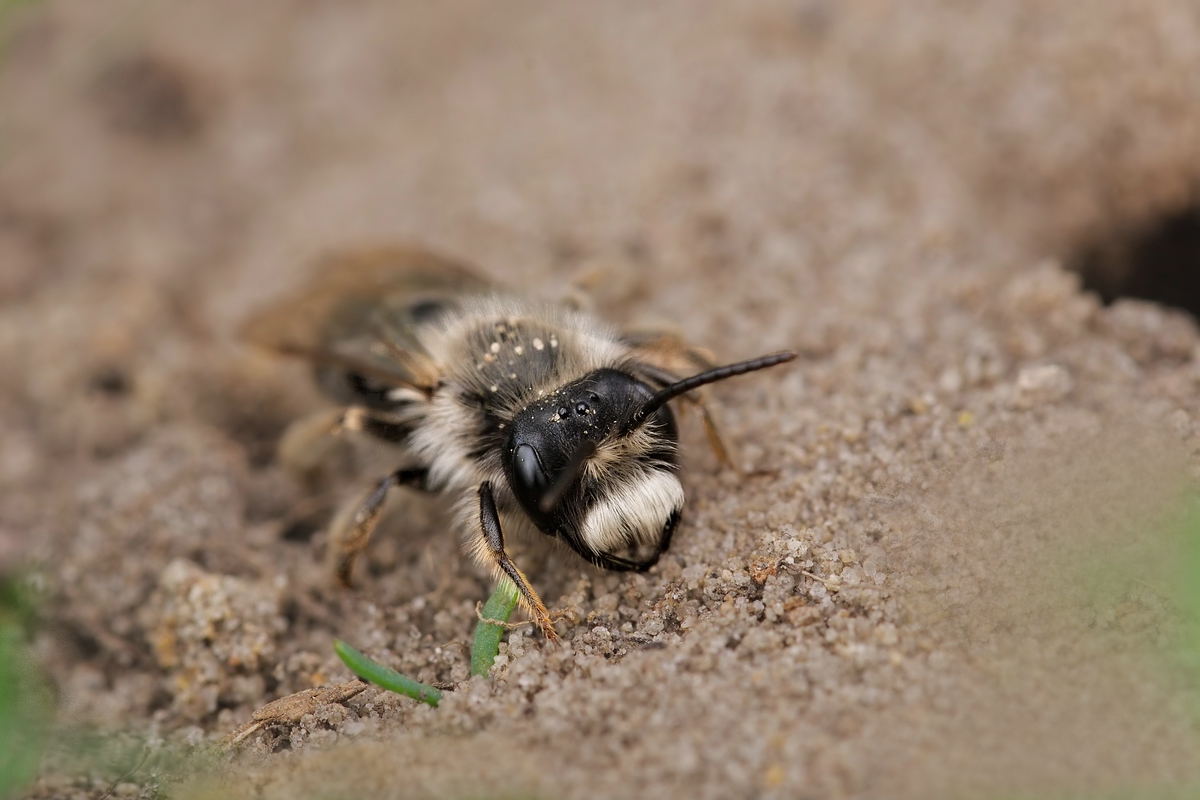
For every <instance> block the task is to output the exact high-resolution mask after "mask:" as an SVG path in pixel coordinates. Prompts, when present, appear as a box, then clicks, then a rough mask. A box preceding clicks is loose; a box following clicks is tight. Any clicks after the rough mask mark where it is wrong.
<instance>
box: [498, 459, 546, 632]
mask: <svg viewBox="0 0 1200 800" xmlns="http://www.w3.org/2000/svg"><path fill="white" fill-rule="evenodd" d="M479 526H480V528H482V529H483V542H482V545H483V547H482V548H481V549H482V550H483V552H485V553H486V554H487V556H488V558H490V559H491V560H492V563H493V564H495V565H496V566H497V567H498V568H499V569H500V571H501V572H503V573H504V574H505V575H507V576H508V578H509V580H511V581H512V582H513V583H514V584H516V587H517V591H518V592H519V593H520V595H521V601H522V605H524V606H525V608H526V610H527V611H529V613H530V615H531V616H532V617H533V621H534V622H535V623H536V624H537V626H538V627H539V628H541V630H542V634H543V635H544V636H545V637H546V638H547V639H548V640H550V641H551V642H557V641H558V633H557V632H556V631H555V630H554V626H553V624H551V622H550V612H548V611H547V610H546V606H545V605H543V604H542V600H541V598H540V597H538V596H537V592H535V591H534V590H533V587H532V586H530V585H529V579H528V578H526V577H525V573H523V572H521V570H519V569H518V568H517V565H516V564H514V563H513V562H512V559H511V558H509V557H508V553H507V552H505V550H504V531H503V530H502V529H501V528H500V515H499V514H498V513H497V512H496V499H495V498H494V497H492V485H491V483H489V482H488V481H484V482H483V483H481V484H479Z"/></svg>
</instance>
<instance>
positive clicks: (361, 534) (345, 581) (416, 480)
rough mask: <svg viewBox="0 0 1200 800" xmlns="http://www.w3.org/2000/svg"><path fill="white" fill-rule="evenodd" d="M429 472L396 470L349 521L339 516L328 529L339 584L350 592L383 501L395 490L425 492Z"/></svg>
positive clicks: (377, 487) (330, 552)
mask: <svg viewBox="0 0 1200 800" xmlns="http://www.w3.org/2000/svg"><path fill="white" fill-rule="evenodd" d="M428 478H429V470H427V469H425V468H424V467H415V468H409V469H398V470H396V471H395V472H393V473H392V474H390V475H388V476H387V477H386V478H384V479H383V480H381V481H380V482H379V483H378V484H376V486H375V488H374V489H372V490H371V493H370V494H369V495H367V497H366V499H365V500H363V502H362V503H361V504H359V505H358V506H357V507H355V508H354V510H353V514H352V515H351V516H350V518H349V519H345V518H343V517H342V516H339V518H338V519H336V520H334V523H333V525H332V526H331V527H330V534H329V554H330V560H331V561H332V563H333V566H334V572H335V574H336V575H337V579H338V583H340V584H341V585H342V586H344V587H346V588H349V587H350V585H351V583H350V576H351V574H352V573H353V572H354V562H355V560H356V559H357V558H358V554H359V553H361V552H362V551H363V549H364V548H365V547H366V546H367V542H368V541H370V539H371V533H372V531H374V530H375V525H376V524H377V523H378V522H379V515H380V514H381V513H382V511H383V501H384V500H386V499H387V494H388V491H390V490H391V489H392V487H394V486H411V487H413V488H416V489H426V488H427V485H426V481H427V480H428Z"/></svg>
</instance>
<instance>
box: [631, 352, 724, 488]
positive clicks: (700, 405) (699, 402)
mask: <svg viewBox="0 0 1200 800" xmlns="http://www.w3.org/2000/svg"><path fill="white" fill-rule="evenodd" d="M685 353H686V355H687V356H688V357H689V358H690V359H692V363H693V364H694V365H697V366H699V365H701V364H704V363H706V362H707V357H706V356H704V355H703V354H702V353H701V352H700V351H698V350H687V351H685ZM637 370H638V372H640V373H641V377H643V378H644V379H646V380H647V381H648V382H649V383H651V384H652V385H655V386H658V387H659V388H662V387H663V386H669V385H671V384H672V383H674V382H675V381H677V380H679V378H678V377H677V376H676V375H675V374H674V373H672V372H670V371H668V370H665V369H662V368H661V367H658V366H655V365H653V364H646V363H640V364H638V365H637ZM679 399H680V400H682V401H683V402H685V403H688V404H690V405H692V406H694V407H695V408H696V409H697V410H698V411H699V412H700V419H701V421H702V422H703V423H704V436H705V438H707V439H708V446H709V448H711V449H712V451H713V455H715V456H716V457H717V461H718V462H720V464H721V466H723V467H725V468H726V469H731V470H733V471H734V472H737V471H738V468H737V465H736V464H735V463H734V459H733V456H732V455H731V453H732V450H730V448H729V445H728V444H726V442H725V439H724V437H722V436H721V430H720V428H718V427H717V421H716V419H715V416H714V414H713V412H712V411H711V410H710V409H709V407H708V399H707V397H706V395H705V393H704V389H703V387H701V388H700V389H697V390H696V391H692V392H688V393H687V394H685V395H681V396H680V398H679Z"/></svg>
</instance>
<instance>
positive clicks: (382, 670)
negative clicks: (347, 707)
mask: <svg viewBox="0 0 1200 800" xmlns="http://www.w3.org/2000/svg"><path fill="white" fill-rule="evenodd" d="M333 650H334V652H335V653H337V654H338V658H340V659H341V660H342V663H344V664H345V665H346V666H347V667H349V668H350V671H351V672H353V673H354V674H355V675H357V676H358V677H360V678H362V679H363V680H364V681H370V682H371V683H374V684H376V685H377V686H382V687H383V688H384V689H387V690H388V691H392V692H396V693H397V694H402V695H405V696H407V697H411V698H412V699H414V700H420V701H421V702H422V703H428V704H429V705H431V706H433V707H434V708H436V707H437V704H438V703H440V702H441V701H442V693H441V692H440V691H438V690H437V689H435V688H433V687H432V686H426V685H425V684H423V683H420V682H418V681H414V680H413V679H412V678H406V677H405V676H403V675H401V674H400V673H399V672H396V670H394V669H389V668H387V667H385V666H384V665H383V664H380V663H379V662H378V661H372V660H371V659H369V658H367V657H366V656H364V655H363V654H362V653H360V652H358V651H357V650H355V649H354V648H353V647H351V646H350V645H348V644H346V643H345V642H343V641H342V640H341V639H334V640H333Z"/></svg>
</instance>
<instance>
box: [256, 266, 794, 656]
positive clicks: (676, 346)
mask: <svg viewBox="0 0 1200 800" xmlns="http://www.w3.org/2000/svg"><path fill="white" fill-rule="evenodd" d="M243 334H244V336H245V338H247V339H248V340H249V341H251V342H253V343H256V344H258V345H261V346H265V347H267V348H270V349H272V350H275V351H277V352H279V353H282V354H285V355H292V356H299V357H302V358H304V359H306V360H308V361H309V362H311V363H312V365H313V367H314V371H315V375H316V380H317V382H318V383H319V385H320V386H321V387H322V388H323V389H324V390H325V391H326V392H327V393H328V394H329V395H331V396H332V397H333V398H334V399H336V400H338V401H339V402H340V403H342V404H344V408H343V409H342V410H341V411H340V413H339V414H338V416H337V418H336V421H335V422H334V424H333V429H334V431H337V432H340V431H348V432H355V433H359V434H364V435H366V436H368V437H373V438H374V439H378V440H382V441H383V442H387V443H390V444H392V445H396V446H398V447H399V449H400V452H402V453H403V459H402V463H401V464H400V465H398V467H397V469H395V470H394V471H392V472H391V473H389V474H387V475H386V476H384V477H383V478H382V479H380V480H379V481H378V483H377V484H376V485H375V487H374V489H373V490H372V491H371V492H370V493H369V494H367V495H366V496H365V499H363V500H361V501H357V502H356V505H355V507H354V508H352V509H350V510H349V512H348V513H345V514H342V515H339V517H338V519H336V520H335V522H334V523H333V525H332V527H331V530H330V533H329V542H330V553H331V560H332V562H333V568H334V571H335V573H336V576H337V578H338V580H339V581H340V582H341V583H342V584H343V585H346V586H348V585H350V578H351V575H352V571H353V567H354V563H355V559H356V557H357V556H358V554H359V553H361V552H362V550H363V548H364V547H365V546H366V545H367V542H368V540H369V538H370V536H371V533H372V530H373V529H374V528H375V526H376V524H377V522H378V520H379V517H380V513H381V510H382V508H383V504H384V500H385V499H386V497H387V495H388V493H389V492H390V491H391V490H392V489H394V488H396V487H400V486H405V487H409V488H411V489H416V490H420V491H426V492H436V493H439V494H442V495H446V496H448V497H450V498H452V500H453V502H454V503H455V510H456V520H457V526H458V527H459V528H460V529H461V531H462V532H463V534H464V535H465V537H466V540H467V543H468V548H469V549H470V551H471V553H472V555H473V556H474V557H475V559H476V560H477V561H479V562H481V563H483V564H484V565H486V566H488V567H490V568H491V570H492V571H493V573H495V574H497V577H499V575H504V576H507V577H508V578H509V579H510V580H511V581H512V582H513V583H514V584H515V585H516V587H517V590H518V593H519V597H520V602H521V605H522V606H523V607H524V608H525V610H526V611H527V612H528V613H529V615H530V617H531V618H532V619H533V621H534V622H535V623H536V624H537V626H538V627H539V628H540V629H541V631H542V632H543V634H544V635H545V636H546V638H547V639H549V640H551V641H555V640H557V638H558V635H557V633H556V632H555V630H554V627H553V625H552V622H551V619H550V614H549V613H548V612H547V610H546V607H545V605H544V604H543V603H542V601H541V599H540V598H539V597H538V595H537V592H536V591H534V589H533V586H532V585H531V584H530V582H529V580H528V579H527V578H526V577H525V574H524V573H523V572H522V571H521V570H520V569H519V568H518V567H517V565H516V564H514V563H513V560H512V559H511V558H510V557H509V554H508V552H507V550H506V548H505V537H506V534H509V533H512V532H521V533H525V532H532V531H539V532H541V533H543V534H545V535H547V536H550V537H553V538H555V539H557V540H559V541H561V542H564V543H565V544H567V545H568V546H569V547H570V548H571V549H573V550H574V551H575V552H576V553H578V554H579V555H580V556H582V557H583V558H584V559H585V560H587V561H589V562H591V563H592V564H595V565H597V566H599V567H603V568H605V569H610V570H619V571H639V572H640V571H645V570H647V569H649V568H650V567H651V566H653V565H654V564H655V563H656V562H657V561H658V559H659V557H660V556H661V555H662V553H663V552H664V551H665V550H666V549H667V547H668V546H669V545H670V543H671V536H672V534H673V533H674V532H675V529H676V527H677V526H678V524H679V519H680V515H681V513H682V511H683V505H684V492H683V486H682V485H681V483H680V480H679V436H678V430H677V427H676V422H675V415H674V413H673V412H672V409H671V403H672V402H673V401H680V402H687V403H691V404H693V405H695V406H697V407H698V408H699V409H700V411H701V415H702V418H703V420H704V426H705V430H706V431H707V433H708V437H709V441H710V443H711V444H712V446H713V449H714V450H715V451H716V453H717V456H718V458H720V459H722V460H723V461H725V462H728V461H729V459H728V455H727V451H726V448H725V447H724V445H723V444H722V443H721V439H720V436H719V434H718V433H717V429H716V426H715V424H713V420H712V416H711V414H710V413H709V411H708V409H707V406H705V404H704V398H703V396H702V395H701V394H700V393H698V392H697V391H696V390H697V389H699V388H700V387H702V386H704V385H706V384H709V383H713V382H715V381H720V380H724V379H726V378H731V377H733V376H735V375H742V374H744V373H747V372H752V371H754V370H759V369H764V368H766V367H772V366H775V365H777V364H782V363H784V362H787V361H791V360H792V359H793V358H795V353H792V352H790V351H786V352H779V353H774V354H772V355H767V356H762V357H760V358H755V359H752V360H749V361H742V362H738V363H736V364H729V365H725V366H717V365H716V364H715V363H713V362H712V360H711V358H710V357H709V356H708V355H707V354H705V353H704V352H703V351H701V350H698V349H694V348H690V347H688V346H687V345H686V344H684V343H683V341H682V340H681V339H679V338H678V337H677V336H674V335H672V334H666V333H625V334H622V333H620V332H618V331H617V330H616V329H614V328H612V327H609V326H607V325H604V324H602V323H600V322H598V321H596V320H595V319H593V318H591V317H589V316H587V315H585V314H582V313H579V312H578V311H575V310H572V309H570V308H567V307H565V306H561V305H554V304H550V303H544V302H537V301H530V300H527V299H522V298H519V297H517V296H515V295H511V294H509V293H507V292H504V291H501V290H498V289H497V288H496V287H495V286H493V285H491V284H489V283H488V282H487V281H485V280H483V279H481V278H479V277H478V276H477V275H476V274H475V273H474V272H472V271H471V270H470V269H468V268H467V267H465V266H463V265H461V264H459V263H457V262H454V261H451V260H449V259H446V258H442V257H440V256H437V255H433V254H431V253H427V252H424V251H421V250H416V249H398V248H397V249H384V250H376V251H368V252H360V253H351V254H346V255H343V256H341V257H336V258H333V259H331V260H330V261H329V262H328V263H327V265H326V268H325V269H324V270H323V271H322V272H320V274H318V276H317V277H316V279H315V280H314V282H313V283H312V284H311V285H310V286H309V287H308V288H307V289H305V290H303V291H302V292H300V293H299V294H297V295H295V296H292V297H290V298H287V299H285V300H283V301H282V302H280V303H278V304H276V305H274V306H272V307H270V308H267V309H266V310H264V311H263V312H262V313H260V314H258V315H256V316H254V317H252V318H251V320H250V321H249V323H248V324H247V325H246V326H245V327H244V329H243ZM326 419H330V418H329V417H326ZM325 427H326V429H328V427H329V426H328V424H326V426H325Z"/></svg>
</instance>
